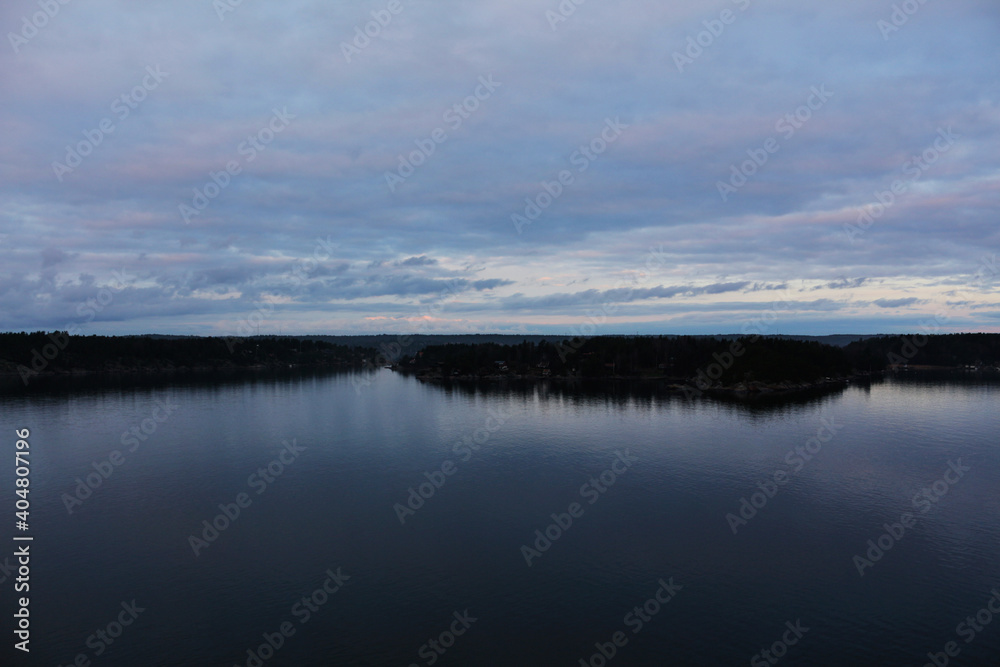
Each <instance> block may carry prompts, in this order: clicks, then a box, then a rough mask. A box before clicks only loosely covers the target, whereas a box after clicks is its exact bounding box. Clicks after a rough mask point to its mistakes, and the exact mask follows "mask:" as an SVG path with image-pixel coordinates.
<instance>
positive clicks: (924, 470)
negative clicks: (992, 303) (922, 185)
mask: <svg viewBox="0 0 1000 667" xmlns="http://www.w3.org/2000/svg"><path fill="white" fill-rule="evenodd" d="M998 387H1000V385H998V384H997V382H996V381H995V379H994V378H990V377H985V376H965V375H957V376H955V375H949V376H947V377H944V376H930V375H926V374H924V375H916V374H907V375H900V376H889V377H887V378H885V379H884V380H878V381H875V382H872V383H871V384H865V385H855V384H852V385H850V386H847V387H845V388H841V389H838V390H836V391H832V392H828V393H822V394H802V395H795V396H780V397H779V396H770V397H762V398H758V399H755V400H741V399H736V398H732V397H730V398H722V399H712V398H705V399H698V400H690V399H685V398H684V397H683V396H678V395H676V394H672V393H670V392H669V391H665V390H664V387H662V386H660V385H658V384H656V383H635V382H631V383H626V382H618V383H610V384H608V383H584V382H562V381H555V380H549V381H542V382H516V381H509V382H504V383H464V382H452V383H447V384H424V383H421V382H419V381H417V380H416V379H414V378H408V377H401V376H399V375H397V374H394V373H392V372H391V371H387V370H380V371H378V372H376V373H371V374H355V373H338V372H309V371H302V370H299V369H287V370H282V371H269V372H264V373H259V372H258V373H247V372H238V373H232V374H217V373H212V374H204V373H189V374H180V373H178V374H172V375H170V376H169V378H167V380H166V381H164V378H161V377H150V376H142V375H121V376H114V377H107V376H79V377H71V378H36V379H35V380H34V381H33V382H32V385H31V387H30V388H29V389H30V391H28V392H25V391H24V390H23V387H22V388H21V389H17V388H16V387H15V388H12V389H9V390H8V391H7V392H6V393H5V394H4V395H3V396H2V397H0V407H2V410H3V415H4V422H5V423H4V427H5V428H8V429H13V428H15V427H16V428H23V427H29V428H31V430H32V447H33V455H34V456H36V457H37V458H35V459H34V461H33V466H34V467H33V470H32V475H33V477H32V493H33V496H32V498H33V503H34V506H33V519H34V520H35V521H36V524H35V525H36V527H35V530H36V531H37V532H36V539H37V542H36V544H37V545H38V548H39V550H38V556H37V561H33V562H34V563H35V564H36V566H37V583H38V588H37V590H36V589H34V588H33V598H32V604H33V605H35V607H34V609H35V611H34V612H33V613H34V614H36V618H37V623H38V627H40V628H44V635H45V643H44V644H40V645H39V646H38V649H37V653H34V652H33V656H32V657H33V658H37V659H38V660H39V664H69V663H70V662H72V660H73V659H74V658H75V656H76V655H77V654H79V653H86V654H87V655H88V656H89V657H90V658H91V659H93V660H94V664H98V656H95V655H94V649H93V648H88V646H87V638H88V636H89V635H91V634H92V633H93V632H94V630H95V628H97V627H98V626H99V625H100V624H104V625H106V624H107V622H108V621H110V620H112V618H113V615H114V614H115V613H117V612H116V611H115V610H116V609H118V610H120V609H121V606H120V605H121V603H122V602H123V601H124V602H131V600H132V599H133V598H134V599H135V600H136V601H137V604H138V605H139V606H141V607H144V608H145V609H146V611H144V612H143V613H142V614H141V615H140V616H139V617H138V618H137V620H136V621H135V624H134V625H132V626H130V627H129V629H128V631H127V632H126V633H125V634H123V635H122V637H121V639H120V640H119V641H116V642H115V644H114V645H113V646H110V647H109V648H108V649H107V650H106V651H105V652H104V653H103V654H102V655H101V656H99V661H100V662H99V664H102V665H105V664H106V665H119V664H120V665H136V664H149V665H181V664H205V665H216V664H217V665H233V664H239V665H245V664H247V663H248V660H249V658H248V653H247V651H248V649H252V648H256V647H257V646H258V645H259V644H260V643H261V641H263V639H262V636H263V634H264V633H273V632H275V631H276V630H277V629H278V628H279V627H280V626H281V624H282V623H283V622H285V621H288V622H291V623H293V627H294V628H295V634H294V635H292V636H290V637H287V641H286V642H284V643H283V644H282V646H281V648H280V650H278V651H277V652H276V653H275V655H274V656H273V657H272V658H270V659H269V660H268V661H267V662H266V663H265V664H266V665H268V666H271V665H328V664H337V665H382V664H399V665H408V664H414V663H415V664H421V665H423V664H427V663H428V661H429V659H428V658H427V657H426V655H424V656H422V655H420V649H421V647H422V646H424V645H425V644H427V642H428V640H429V638H433V637H439V636H440V635H441V633H442V632H444V631H446V630H447V629H448V628H449V623H450V622H451V620H454V619H455V616H454V615H455V613H456V612H457V613H458V614H459V615H461V614H463V613H464V612H465V610H468V613H469V615H471V616H472V617H475V618H476V619H477V620H476V621H475V622H474V623H472V624H471V625H470V626H469V628H468V632H467V633H464V634H463V635H462V636H460V637H457V638H456V641H455V643H454V645H453V646H451V647H449V648H448V650H447V651H446V652H445V653H444V654H443V656H442V657H441V658H440V660H439V661H438V662H437V664H456V665H459V664H460V665H469V664H477V665H478V664H496V665H552V664H579V661H580V660H581V659H585V660H590V658H591V656H592V655H593V654H594V653H595V651H598V650H599V649H598V648H596V647H595V645H596V644H601V643H606V642H608V641H611V637H612V636H613V635H614V633H615V632H617V631H622V632H625V633H627V638H628V642H627V644H626V645H625V646H623V647H620V649H619V652H618V653H617V654H616V658H615V659H614V660H617V661H618V663H619V664H623V665H626V664H627V665H662V664H676V665H714V664H746V663H748V662H750V661H751V659H752V658H753V657H754V656H755V655H756V654H757V653H759V652H760V651H761V650H762V649H763V648H766V647H769V646H771V645H772V643H773V642H774V641H775V640H776V639H778V638H780V637H781V636H782V632H783V628H786V627H787V626H786V623H792V624H795V623H796V622H798V621H801V624H802V626H803V627H808V628H809V630H808V632H806V633H805V634H804V635H803V636H802V637H801V641H799V642H798V643H797V644H796V645H795V646H793V647H790V648H789V651H788V654H787V656H786V657H785V658H784V659H783V664H808V665H845V664H852V665H853V664H859V665H864V664H872V665H883V664H923V663H924V662H926V660H927V653H928V652H933V651H940V650H942V647H943V646H944V645H945V643H946V642H947V641H951V640H956V636H955V627H956V624H957V623H958V622H959V621H961V619H963V618H964V617H965V616H967V615H969V614H970V613H975V612H976V611H977V610H978V609H979V608H980V607H981V606H982V604H983V603H984V601H985V600H986V599H987V598H988V597H989V595H990V591H991V589H992V588H993V587H996V586H998V585H1000V572H998V570H997V563H1000V498H998V494H997V493H996V489H997V483H998V481H1000V452H998V448H997V446H996V433H997V430H998V426H1000V417H998V415H997V411H996V409H995V405H996V396H997V394H996V393H995V392H997V390H998ZM157 401H161V402H163V401H167V402H169V404H171V405H176V406H177V408H176V410H175V411H173V412H172V413H171V414H170V415H169V417H168V418H166V419H164V420H163V421H161V422H157V423H156V428H155V430H154V431H152V432H151V433H146V434H144V435H145V436H146V437H145V439H143V440H142V441H141V443H140V446H138V447H137V448H136V449H135V451H125V453H124V462H123V463H121V465H118V466H116V467H115V468H114V470H113V472H112V473H111V474H110V475H109V476H108V477H107V478H106V479H104V480H102V481H101V483H100V485H99V487H98V488H96V489H94V490H93V493H92V495H90V496H89V497H88V498H87V499H86V500H85V502H83V503H82V505H81V506H79V507H76V508H75V511H74V512H73V513H72V514H70V513H68V512H67V510H66V506H65V502H64V495H65V494H67V493H68V494H72V493H74V489H75V488H76V485H77V481H78V480H80V479H82V478H85V477H86V476H87V475H88V474H90V473H93V472H94V470H95V468H94V464H95V463H97V464H100V463H101V462H102V461H106V460H108V458H109V456H110V455H111V453H112V452H113V451H115V450H121V449H122V448H123V445H122V438H123V434H127V433H129V432H130V429H132V428H136V427H137V428H139V429H140V431H141V429H142V424H143V423H144V420H147V419H149V418H150V415H151V414H153V411H154V410H155V407H156V405H157ZM498 417H499V421H497V419H498ZM490 419H493V420H494V421H493V422H490V421H489V420H490ZM824 420H825V421H824ZM150 423H152V422H150ZM830 423H833V424H835V425H836V428H835V429H833V431H832V433H833V435H832V437H826V436H825V435H824V433H826V434H827V435H829V434H830V431H823V430H822V429H823V428H824V426H823V425H824V424H830ZM819 436H823V438H824V441H823V442H820V440H819V439H818V437H819ZM293 440H294V441H295V443H297V446H300V447H303V448H304V449H302V450H301V453H300V454H298V455H297V456H296V458H294V459H293V460H288V461H287V462H286V464H282V465H281V467H280V468H279V467H278V466H276V465H275V466H273V470H272V472H271V473H270V474H271V475H272V477H271V481H269V482H267V483H266V484H263V485H262V484H261V483H260V480H261V479H265V478H263V477H262V476H261V475H263V474H268V473H267V470H268V466H269V465H270V464H271V463H272V462H273V461H275V460H277V459H278V458H279V457H280V452H281V450H282V447H283V446H285V445H283V444H282V443H284V442H291V441H293ZM470 444H476V445H477V447H476V448H475V449H473V448H471V447H470V446H469V445H470ZM460 445H464V446H465V447H467V448H465V449H463V448H462V447H461V446H460ZM624 453H627V456H629V457H632V458H634V459H635V462H634V464H632V465H631V466H629V467H628V468H627V469H626V470H622V469H621V467H620V466H618V472H617V473H615V474H614V475H613V476H612V475H611V474H609V473H608V472H607V471H608V470H613V469H614V468H613V466H615V461H616V457H618V456H619V454H624ZM806 455H808V457H807V456H806ZM287 458H288V457H287V456H286V459H287ZM959 459H960V460H961V461H962V465H964V466H967V467H968V468H969V471H968V472H967V473H966V474H965V475H964V477H963V478H962V479H961V480H960V481H958V482H957V483H955V484H954V485H952V486H949V488H948V491H947V493H946V494H945V495H943V496H942V497H941V498H940V499H939V502H936V503H934V504H933V505H932V506H931V508H930V509H929V510H928V511H927V512H920V509H919V507H917V506H916V505H915V504H914V498H915V496H916V495H917V494H919V493H920V492H921V489H923V488H932V487H933V485H934V483H935V481H936V480H939V479H941V478H942V476H943V475H944V473H945V471H946V470H948V469H949V463H950V462H953V461H958V460H959ZM629 460H631V459H629ZM261 470H264V473H261V472H260V471H261ZM443 470H447V471H450V472H448V473H447V474H446V473H444V472H441V471H443ZM778 472H782V473H784V477H781V479H782V483H781V484H780V485H778V484H777V483H774V484H769V480H771V481H773V480H775V479H778V477H776V476H775V475H776V473H778ZM254 475H256V477H254ZM0 479H2V480H3V482H4V484H8V485H9V484H12V482H13V471H12V470H10V469H4V470H0ZM251 480H256V482H254V483H251ZM591 480H597V484H600V485H602V487H603V489H604V490H603V491H600V492H599V493H596V494H595V493H594V492H593V491H587V492H586V493H584V492H583V490H584V489H585V488H589V489H595V488H598V487H595V486H593V482H592V481H591ZM602 480H603V482H602ZM612 480H613V481H612ZM422 484H424V485H425V486H424V487H423V488H424V492H425V494H424V495H426V496H427V497H424V498H422V501H421V498H420V497H419V496H420V494H419V493H418V498H417V501H412V500H409V499H410V496H411V492H412V491H415V490H416V489H419V488H421V485H422ZM427 485H429V486H427ZM432 487H433V488H432ZM6 488H9V486H8V487H6ZM259 489H263V490H262V492H261V493H258V490H259ZM240 493H246V494H247V495H248V497H249V499H250V500H251V501H252V502H250V503H249V504H248V505H247V506H245V507H242V508H241V510H240V514H239V516H238V517H237V518H234V519H232V520H230V521H228V525H226V526H225V528H219V529H218V531H217V532H218V535H217V537H216V538H215V539H213V541H211V543H210V545H209V546H208V547H207V548H203V549H201V550H200V551H199V554H198V555H197V556H195V555H194V554H193V552H192V548H191V545H190V536H191V535H193V534H197V535H199V536H204V535H205V533H204V531H205V524H204V523H203V522H204V521H209V522H212V521H213V519H214V518H215V517H217V516H218V515H219V514H220V512H224V511H229V512H233V511H234V510H232V503H235V502H236V499H237V498H238V497H239V494H240ZM755 494H757V495H756V496H755ZM591 498H593V499H594V501H593V502H592V503H591V502H590V500H591ZM744 499H747V502H750V499H754V502H753V503H752V506H753V509H752V510H748V509H746V507H744V506H743V504H742V501H743V500H744ZM418 501H420V502H418ZM408 502H413V504H415V505H417V508H416V509H415V510H414V511H413V513H412V514H409V515H406V520H405V522H403V523H401V521H400V518H399V517H400V514H399V512H398V511H397V510H396V509H395V507H396V506H397V505H401V504H405V503H408ZM573 503H578V504H579V505H580V507H579V511H578V512H576V513H575V514H574V516H573V521H572V524H571V525H567V524H566V519H565V515H568V513H569V512H570V507H571V505H572V504H573ZM220 505H221V506H222V507H223V508H226V507H228V508H229V509H228V510H226V509H222V508H220ZM741 508H742V509H741ZM741 511H742V512H743V513H744V514H743V515H741V516H744V517H745V518H744V519H743V520H744V521H745V523H738V524H737V525H738V530H737V531H736V534H734V531H733V530H732V525H733V523H732V521H730V520H729V519H727V516H728V515H740V512H741ZM906 512H911V513H915V515H916V516H917V520H916V522H915V524H914V525H913V526H912V528H909V529H908V530H907V531H906V533H905V535H903V536H901V537H900V539H898V541H897V542H895V543H894V544H893V546H892V548H891V549H890V550H887V551H886V552H885V553H884V554H883V555H882V556H881V558H880V559H879V560H878V561H877V562H874V563H873V566H872V567H871V568H870V569H867V570H866V571H865V575H864V576H863V577H862V576H859V574H858V571H857V568H856V566H855V561H854V557H855V556H856V555H858V554H864V553H866V551H867V550H868V549H869V545H868V541H869V540H873V541H876V542H877V540H879V538H880V537H881V536H882V535H883V533H884V531H885V529H884V526H885V525H886V524H890V525H891V524H893V523H894V522H897V521H899V519H900V516H901V514H903V513H906ZM553 515H555V516H556V517H557V518H553ZM557 521H558V522H562V524H563V526H564V527H559V526H557V527H556V528H550V526H551V525H552V524H553V523H554V522H557ZM219 525H220V526H221V525H222V523H221V522H220V524H219ZM547 530H548V531H549V532H548V535H549V537H547V538H545V539H546V540H548V546H547V547H546V548H545V550H544V552H541V551H540V553H541V556H540V557H538V558H536V559H534V560H533V561H532V564H531V566H530V567H529V566H528V565H527V563H526V560H525V558H524V555H523V550H522V547H524V546H525V545H528V546H530V547H531V548H538V549H541V547H545V545H546V542H545V541H544V540H542V541H538V542H537V544H536V541H537V540H539V537H538V533H536V531H542V534H543V535H545V534H546V533H545V531H547ZM883 542H884V540H883ZM338 567H339V568H342V573H343V574H346V575H348V576H349V577H350V578H349V579H347V580H345V581H344V582H343V586H342V588H340V589H338V591H337V592H336V594H335V595H331V596H330V598H329V600H328V601H326V602H325V603H324V604H323V605H322V606H317V609H316V610H315V611H312V612H311V613H310V616H309V619H308V621H307V622H305V623H303V622H301V621H302V615H296V614H295V613H293V609H294V608H295V605H296V604H297V602H299V601H300V600H301V598H302V596H303V595H312V593H313V592H314V591H315V590H317V588H320V587H322V586H323V584H324V581H325V580H326V579H327V578H329V577H330V576H332V575H330V574H329V573H328V570H329V571H331V572H333V573H334V574H337V572H338V571H337V568H338ZM671 578H672V580H673V582H674V583H675V584H677V585H680V586H682V587H683V588H680V589H678V590H677V591H676V594H675V595H674V597H673V598H672V599H671V601H670V602H669V604H665V605H663V607H662V609H660V610H658V611H657V613H656V614H655V615H653V616H650V618H649V620H648V621H644V622H643V624H642V627H641V631H640V632H635V624H634V623H632V624H629V623H627V621H626V618H628V616H627V615H628V613H629V612H630V611H632V610H633V609H634V608H635V607H636V606H637V605H643V604H644V603H645V602H646V601H647V600H648V599H649V598H650V596H651V595H653V594H654V593H655V591H656V590H657V589H658V587H659V586H661V584H660V583H658V582H660V580H661V579H663V580H664V581H666V582H667V583H668V584H669V582H670V581H671ZM299 609H300V610H301V607H300V608H299ZM634 618H635V617H634V616H633V619H634ZM449 619H451V620H449ZM40 632H41V631H40ZM959 641H961V640H960V639H959ZM961 656H962V659H963V660H965V661H966V662H964V663H962V664H994V662H995V661H996V658H997V657H1000V629H998V631H997V632H992V631H984V632H982V633H980V634H979V635H978V636H977V637H976V639H975V641H974V642H971V643H969V644H967V645H966V644H964V643H963V644H962V654H961ZM609 664H611V661H609Z"/></svg>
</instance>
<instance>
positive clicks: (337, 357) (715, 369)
mask: <svg viewBox="0 0 1000 667" xmlns="http://www.w3.org/2000/svg"><path fill="white" fill-rule="evenodd" d="M332 339H333V340H336V338H332ZM330 340H331V339H330V338H325V339H323V340H316V339H314V338H310V337H305V336H301V337H293V336H281V337H279V336H253V337H248V338H223V337H195V336H187V337H183V336H173V337H168V336H95V335H92V336H71V335H69V334H67V333H66V332H63V331H56V332H51V333H49V332H43V331H37V332H33V333H0V373H5V374H18V375H20V376H21V377H22V378H23V379H25V380H27V379H28V378H30V377H32V376H34V375H38V374H42V373H44V374H57V373H74V372H135V371H162V370H183V369H190V370H211V369H225V368H269V367H288V366H303V367H312V368H343V369H351V368H354V369H368V370H372V369H374V368H377V367H379V366H381V365H391V366H392V367H393V368H394V369H396V370H398V371H400V372H404V373H409V374H415V375H418V376H421V377H425V378H453V377H456V376H457V377H462V378H486V377H504V376H509V377H522V378H528V377H552V378H593V379H600V378H630V379H648V378H658V379H670V380H673V381H677V382H682V383H685V382H686V383H689V384H696V385H698V386H703V385H704V386H716V387H732V386H736V385H742V386H744V387H749V386H751V385H753V384H754V383H758V384H761V383H763V384H776V383H815V382H820V381H829V380H837V379H846V378H850V377H855V376H859V375H867V374H874V373H881V372H884V371H886V370H892V369H901V368H910V369H916V368H922V367H936V368H963V369H969V368H974V369H995V368H997V367H998V366H1000V334H942V335H905V336H904V335H889V336H874V337H867V338H862V337H858V339H857V340H854V341H852V342H849V343H847V344H846V345H843V346H837V345H828V344H825V343H821V342H818V341H815V340H797V339H795V338H793V337H788V336H743V337H738V336H595V337H590V338H562V337H554V338H553V339H552V340H548V339H545V338H538V337H533V339H529V338H525V339H523V340H522V341H521V342H519V343H512V344H503V343H498V342H493V341H483V342H471V343H464V342H462V343H447V344H430V345H426V346H423V347H421V348H420V349H413V350H410V349H407V348H400V346H397V349H396V350H395V354H394V355H393V356H391V357H388V356H387V352H386V350H389V347H387V346H385V345H383V346H382V347H383V348H384V349H382V350H379V349H377V348H375V347H371V346H360V345H342V344H337V343H334V342H329V341H330Z"/></svg>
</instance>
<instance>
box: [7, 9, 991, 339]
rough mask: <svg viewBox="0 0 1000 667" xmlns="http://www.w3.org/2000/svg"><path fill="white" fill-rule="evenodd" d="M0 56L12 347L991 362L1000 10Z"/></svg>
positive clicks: (146, 31) (154, 44)
mask: <svg viewBox="0 0 1000 667" xmlns="http://www.w3.org/2000/svg"><path fill="white" fill-rule="evenodd" d="M578 1H579V0H578ZM63 3H65V4H63ZM0 29H2V32H3V33H4V35H5V38H4V44H3V45H2V47H0V95H2V99H3V102H2V104H0V135H2V142H0V329H3V330H36V329H55V328H58V329H70V328H71V327H74V326H75V327H77V329H78V330H79V331H81V332H83V333H112V334H126V333H147V332H158V333H186V334H213V335H232V334H236V333H238V332H239V330H240V327H241V325H242V326H243V327H244V328H245V327H246V323H248V322H250V323H251V324H252V326H253V328H254V330H256V329H257V327H258V326H259V328H260V332H261V333H279V332H281V333H365V332H371V333H375V332H423V333H433V332H531V333H535V332H537V333H565V332H575V331H580V330H586V331H590V332H594V333H623V332H624V333H634V332H642V333H727V332H734V331H740V330H741V329H742V330H746V328H747V327H756V329H757V330H760V331H765V332H768V333H875V332H898V331H917V330H919V328H920V327H921V324H922V323H926V322H927V321H929V320H933V319H934V318H936V322H937V323H938V324H937V325H938V326H940V330H942V331H951V330H966V331H968V330H972V331H1000V298H998V295H997V292H996V286H997V285H1000V276H997V275H995V274H996V273H997V272H998V270H1000V269H998V267H997V266H996V264H995V257H994V253H995V252H996V250H997V246H998V241H1000V235H998V224H997V223H998V222H1000V215H998V214H1000V162H998V156H1000V106H998V103H1000V78H998V77H997V65H998V60H997V54H998V51H997V45H998V44H1000V5H998V4H997V3H996V1H995V0H978V1H977V0H957V1H954V2H944V0H927V1H926V2H924V3H923V4H921V3H920V2H917V0H908V1H907V2H903V3H898V2H897V3H896V5H895V9H894V4H893V2H890V1H889V0H884V1H878V0H838V2H824V3H813V2H809V3H804V2H800V1H798V0H671V1H670V2H661V1H659V0H656V1H654V0H633V1H631V2H625V1H619V0H588V1H585V2H582V3H581V4H579V5H576V4H574V3H573V2H570V0H564V1H563V2H562V3H561V4H560V2H559V0H503V1H502V2H501V1H492V2H486V1H484V0H433V1H432V0H393V1H390V0H374V1H372V2H321V1H319V0H287V1H284V2H280V3H279V2H266V1H265V0H242V1H239V0H214V1H213V0H176V1H171V2H163V1H160V2H152V1H142V2H136V1H134V0H131V1H125V0H5V1H4V2H3V3H2V5H0ZM994 278H995V280H994ZM761 323H763V326H762V325H761ZM581 327H584V329H581Z"/></svg>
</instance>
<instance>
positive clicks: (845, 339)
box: [291, 333, 874, 356]
mask: <svg viewBox="0 0 1000 667" xmlns="http://www.w3.org/2000/svg"><path fill="white" fill-rule="evenodd" d="M743 336H745V334H720V335H707V334H706V335H695V336H688V335H683V336H681V335H664V336H663V337H664V338H671V339H673V338H716V339H722V340H735V339H737V338H740V337H743ZM613 337H615V338H620V337H622V336H621V335H615V336H613ZM626 337H627V338H637V339H642V338H659V337H660V336H658V335H648V336H644V335H639V336H635V335H628V336H626ZM873 337H874V335H870V334H833V335H829V336H795V335H775V336H764V338H777V339H782V340H797V341H804V342H816V343H823V344H824V345H832V346H834V347H845V346H847V345H848V344H850V343H853V342H855V341H858V340H865V339H867V338H873ZM291 338H295V339H297V340H314V341H323V342H325V343H333V344H334V345H344V346H347V347H373V348H376V349H378V350H382V349H383V346H391V345H392V344H393V343H397V344H400V347H403V345H402V344H401V341H402V342H405V343H406V345H405V349H404V350H403V351H402V355H403V356H406V355H411V356H412V355H413V354H415V353H417V352H419V351H420V350H422V349H424V348H425V347H429V346H432V345H449V344H462V345H477V344H483V343H494V344H496V345H518V344H520V343H522V342H524V341H527V342H529V343H533V344H535V345H537V344H538V343H540V342H542V341H547V342H549V343H554V342H558V341H562V340H569V339H571V338H573V334H568V333H567V334H546V335H541V334H412V335H405V334H376V335H350V336H291ZM581 338H584V339H586V338H588V336H581Z"/></svg>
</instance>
